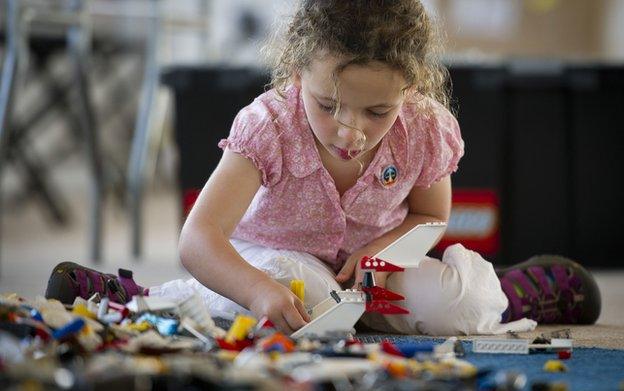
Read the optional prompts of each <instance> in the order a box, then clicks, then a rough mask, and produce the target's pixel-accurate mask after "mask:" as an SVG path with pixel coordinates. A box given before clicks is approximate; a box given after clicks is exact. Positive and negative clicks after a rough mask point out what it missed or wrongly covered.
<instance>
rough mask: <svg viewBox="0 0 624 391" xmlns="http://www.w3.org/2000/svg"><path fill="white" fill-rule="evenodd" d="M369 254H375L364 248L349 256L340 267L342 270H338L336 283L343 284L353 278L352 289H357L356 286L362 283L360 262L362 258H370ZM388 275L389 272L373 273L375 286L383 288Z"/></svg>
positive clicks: (362, 275)
mask: <svg viewBox="0 0 624 391" xmlns="http://www.w3.org/2000/svg"><path fill="white" fill-rule="evenodd" d="M370 254H375V252H372V251H370V250H367V249H366V248H363V249H360V250H358V251H356V252H354V253H353V254H351V256H350V257H349V258H348V259H347V261H346V262H345V264H344V266H342V269H340V272H339V273H338V275H336V281H337V282H339V283H340V284H343V283H345V282H347V281H349V279H351V278H353V277H354V281H353V288H358V284H359V283H360V282H362V279H363V278H364V272H363V271H362V269H361V268H360V260H361V259H362V257H364V256H367V255H368V256H370ZM389 274H390V273H389V272H374V275H375V285H377V286H380V287H382V288H385V287H386V279H387V278H388V275H389Z"/></svg>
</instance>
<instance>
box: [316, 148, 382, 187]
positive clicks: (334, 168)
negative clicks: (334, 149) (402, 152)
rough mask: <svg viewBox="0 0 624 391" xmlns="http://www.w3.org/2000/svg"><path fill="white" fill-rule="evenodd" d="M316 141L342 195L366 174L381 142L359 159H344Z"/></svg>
mask: <svg viewBox="0 0 624 391" xmlns="http://www.w3.org/2000/svg"><path fill="white" fill-rule="evenodd" d="M315 141H316V148H317V149H318V151H319V155H320V157H321V162H322V163H323V167H325V170H327V172H328V173H329V175H330V176H331V177H332V179H333V180H334V184H335V185H336V190H337V191H338V193H339V194H340V196H342V195H343V194H344V192H345V191H347V190H349V189H350V188H351V187H353V186H354V185H355V183H356V182H357V180H358V178H359V177H360V176H361V175H362V174H364V172H365V171H366V169H367V168H368V165H369V164H370V163H371V161H372V160H373V158H374V157H375V154H376V153H377V149H379V144H377V145H376V146H375V147H374V148H373V149H371V150H370V151H366V153H364V154H363V155H362V156H358V157H357V159H352V160H350V161H342V160H340V159H338V158H336V157H334V156H332V155H331V154H330V153H329V151H327V150H326V149H325V147H324V146H323V145H322V144H321V143H319V142H318V140H315Z"/></svg>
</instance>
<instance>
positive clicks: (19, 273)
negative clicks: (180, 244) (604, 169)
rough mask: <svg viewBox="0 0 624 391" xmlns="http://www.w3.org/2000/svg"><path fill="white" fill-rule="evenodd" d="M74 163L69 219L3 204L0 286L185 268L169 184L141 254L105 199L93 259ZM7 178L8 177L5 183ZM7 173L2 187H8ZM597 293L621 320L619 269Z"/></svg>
mask: <svg viewBox="0 0 624 391" xmlns="http://www.w3.org/2000/svg"><path fill="white" fill-rule="evenodd" d="M81 167H82V166H81V165H80V164H76V162H74V163H73V164H72V163H71V162H70V163H68V164H66V165H65V166H64V167H61V169H60V170H57V171H58V173H57V174H56V176H55V178H54V181H55V183H58V184H60V185H61V186H60V188H61V189H62V190H63V195H64V196H65V197H66V198H67V199H68V200H69V201H70V202H71V205H72V209H71V211H72V214H73V223H72V224H71V225H70V226H68V227H66V228H59V227H56V226H54V225H52V224H51V223H49V222H48V221H47V220H46V219H45V218H44V214H43V213H42V212H41V209H40V207H39V206H38V205H37V204H35V203H32V202H30V203H28V204H27V206H26V207H24V208H10V207H9V208H7V207H6V205H5V208H3V216H2V239H1V240H2V241H1V243H0V247H1V252H2V253H1V260H0V268H1V269H0V292H5V293H6V292H16V293H18V294H20V295H22V296H24V297H34V296H35V295H39V294H43V292H44V290H45V286H46V281H47V278H48V276H49V273H50V270H51V269H52V268H53V267H54V265H55V264H57V263H58V262H60V261H64V260H72V261H76V262H80V263H83V264H91V265H92V266H94V267H96V268H98V269H100V270H105V271H110V272H114V271H116V269H117V268H118V267H125V268H130V269H133V270H134V271H135V273H136V274H135V276H136V279H137V282H139V283H141V284H144V285H146V286H152V285H156V284H159V283H162V282H164V281H168V280H171V279H175V278H184V277H186V276H188V274H187V273H186V272H185V271H184V270H183V268H182V267H181V266H180V265H179V262H178V257H177V250H176V243H177V238H178V231H179V227H180V226H179V211H178V206H179V205H178V201H177V200H176V195H175V192H174V190H173V188H172V187H171V186H165V185H162V184H161V185H158V186H151V187H150V188H149V189H148V194H147V197H146V200H145V223H144V227H145V238H144V248H145V254H144V257H143V258H142V259H138V260H137V259H133V258H132V256H131V255H130V240H129V237H130V236H129V222H128V218H127V214H126V212H125V211H124V210H123V209H122V208H121V207H120V206H119V205H116V204H115V202H113V200H111V199H109V200H108V203H107V209H106V214H105V218H106V229H105V237H104V240H105V242H104V260H103V262H102V263H101V264H99V265H94V264H93V263H92V262H90V261H89V259H88V258H87V254H88V251H87V249H88V242H87V241H88V231H87V226H88V225H87V216H88V215H87V213H86V211H87V210H88V198H87V194H88V182H87V177H86V174H85V172H84V171H83V169H82V168H81ZM6 182H9V183H6ZM10 182H11V178H10V175H9V178H7V179H6V180H5V185H6V186H5V189H9V191H10V190H11V187H12V186H11V183H10ZM595 276H596V278H597V280H598V284H599V285H600V288H601V291H602V295H603V311H602V315H601V317H600V319H599V323H600V324H602V325H617V326H622V325H624V314H623V313H622V308H624V284H622V282H624V270H620V271H595Z"/></svg>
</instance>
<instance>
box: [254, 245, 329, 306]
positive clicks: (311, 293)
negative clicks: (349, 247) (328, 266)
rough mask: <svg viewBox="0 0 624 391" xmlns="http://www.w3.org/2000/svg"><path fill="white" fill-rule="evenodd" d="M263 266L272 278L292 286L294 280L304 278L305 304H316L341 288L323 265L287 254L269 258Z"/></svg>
mask: <svg viewBox="0 0 624 391" xmlns="http://www.w3.org/2000/svg"><path fill="white" fill-rule="evenodd" d="M319 262H320V261H319ZM264 266H265V267H264V268H262V270H264V271H265V272H266V273H267V274H268V275H269V276H270V277H271V278H273V279H274V280H276V281H277V282H279V283H280V284H282V285H284V286H286V287H290V282H291V281H292V280H303V281H304V284H305V300H304V301H305V304H306V305H308V306H314V305H316V304H318V303H320V302H321V301H323V300H325V299H326V298H327V297H329V292H330V291H332V290H340V289H341V288H340V285H339V284H338V283H337V282H336V280H335V279H334V277H333V275H332V274H331V272H329V271H328V270H325V269H324V267H323V266H322V265H314V264H310V263H309V262H302V261H301V260H299V259H293V258H291V257H287V256H279V257H275V258H272V259H269V260H267V263H266V264H265V265H264Z"/></svg>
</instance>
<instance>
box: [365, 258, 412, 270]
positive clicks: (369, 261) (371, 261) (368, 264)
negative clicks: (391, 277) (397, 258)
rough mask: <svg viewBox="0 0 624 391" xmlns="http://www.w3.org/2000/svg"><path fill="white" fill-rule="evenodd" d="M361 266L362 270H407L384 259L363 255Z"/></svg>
mask: <svg viewBox="0 0 624 391" xmlns="http://www.w3.org/2000/svg"><path fill="white" fill-rule="evenodd" d="M360 268H361V269H362V270H374V271H376V272H402V271H403V270H405V269H404V268H402V267H400V266H397V265H393V264H392V263H390V262H388V261H384V260H383V259H379V258H372V257H362V259H361V260H360Z"/></svg>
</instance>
